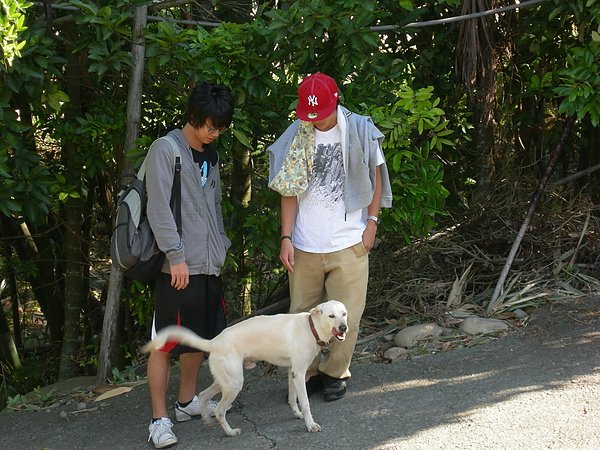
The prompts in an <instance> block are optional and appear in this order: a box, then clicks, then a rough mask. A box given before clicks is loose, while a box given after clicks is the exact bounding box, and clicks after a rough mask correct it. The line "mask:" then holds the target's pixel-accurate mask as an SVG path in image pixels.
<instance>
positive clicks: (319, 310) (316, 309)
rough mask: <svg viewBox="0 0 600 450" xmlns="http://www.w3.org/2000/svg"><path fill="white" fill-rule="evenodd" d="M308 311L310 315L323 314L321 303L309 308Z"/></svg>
mask: <svg viewBox="0 0 600 450" xmlns="http://www.w3.org/2000/svg"><path fill="white" fill-rule="evenodd" d="M308 312H309V313H310V315H311V316H313V317H317V316H318V315H320V314H323V309H322V308H321V305H317V306H315V307H314V308H311V309H310V310H309V311H308Z"/></svg>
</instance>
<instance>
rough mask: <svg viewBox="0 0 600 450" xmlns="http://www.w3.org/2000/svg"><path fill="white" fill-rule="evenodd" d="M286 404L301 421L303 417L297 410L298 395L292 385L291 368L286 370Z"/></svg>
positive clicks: (294, 385) (293, 384) (292, 375)
mask: <svg viewBox="0 0 600 450" xmlns="http://www.w3.org/2000/svg"><path fill="white" fill-rule="evenodd" d="M288 403H289V405H290V408H292V412H293V413H294V416H296V417H297V418H298V419H302V418H303V417H304V416H303V415H302V413H301V412H300V410H299V409H298V394H297V392H296V384H295V383H294V374H293V372H292V368H291V367H289V368H288Z"/></svg>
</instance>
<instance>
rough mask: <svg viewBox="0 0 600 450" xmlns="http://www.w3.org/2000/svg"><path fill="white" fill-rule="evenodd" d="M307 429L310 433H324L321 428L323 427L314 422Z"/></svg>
mask: <svg viewBox="0 0 600 450" xmlns="http://www.w3.org/2000/svg"><path fill="white" fill-rule="evenodd" d="M306 429H307V430H308V431H309V433H316V432H318V431H322V430H323V429H322V428H321V425H319V424H318V423H317V422H313V423H312V424H310V425H306Z"/></svg>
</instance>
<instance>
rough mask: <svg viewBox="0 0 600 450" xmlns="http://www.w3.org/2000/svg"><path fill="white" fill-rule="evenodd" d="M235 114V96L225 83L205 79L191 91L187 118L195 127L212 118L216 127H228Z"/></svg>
mask: <svg viewBox="0 0 600 450" xmlns="http://www.w3.org/2000/svg"><path fill="white" fill-rule="evenodd" d="M232 116H233V96H232V95H231V91H230V90H229V88H228V87H227V86H225V85H223V84H217V83H213V82H211V81H204V82H202V83H198V84H197V85H196V86H194V88H193V89H192V92H190V97H189V99H188V104H187V109H186V112H185V119H186V121H187V122H189V123H190V125H192V126H193V127H194V128H199V127H201V126H203V125H204V124H205V123H206V121H207V120H210V122H211V126H213V127H215V128H227V127H228V126H229V125H231V119H232Z"/></svg>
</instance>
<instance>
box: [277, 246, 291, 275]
mask: <svg viewBox="0 0 600 450" xmlns="http://www.w3.org/2000/svg"><path fill="white" fill-rule="evenodd" d="M279 259H280V260H281V262H282V263H283V266H284V267H285V268H286V270H287V271H288V272H292V273H293V272H294V246H293V245H292V241H290V240H289V239H283V240H282V241H281V249H280V250H279Z"/></svg>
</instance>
